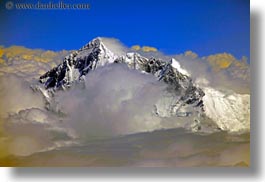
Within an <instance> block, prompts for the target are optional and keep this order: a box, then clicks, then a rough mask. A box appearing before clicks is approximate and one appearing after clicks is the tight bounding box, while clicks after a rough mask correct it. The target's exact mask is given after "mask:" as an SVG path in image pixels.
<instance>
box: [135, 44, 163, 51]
mask: <svg viewBox="0 0 265 182" xmlns="http://www.w3.org/2000/svg"><path fill="white" fill-rule="evenodd" d="M131 49H133V50H135V51H140V50H141V51H143V52H157V51H158V50H157V48H155V47H151V46H143V47H141V46H139V45H134V46H132V47H131Z"/></svg>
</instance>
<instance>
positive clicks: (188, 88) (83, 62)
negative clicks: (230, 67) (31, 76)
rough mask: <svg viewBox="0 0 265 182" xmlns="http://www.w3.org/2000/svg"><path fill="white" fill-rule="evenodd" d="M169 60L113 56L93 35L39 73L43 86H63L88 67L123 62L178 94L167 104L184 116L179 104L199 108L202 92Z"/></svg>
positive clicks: (79, 78)
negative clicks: (58, 62) (92, 37)
mask: <svg viewBox="0 0 265 182" xmlns="http://www.w3.org/2000/svg"><path fill="white" fill-rule="evenodd" d="M172 61H173V59H172V60H171V61H164V60H160V59H156V58H153V57H151V58H149V59H148V58H145V57H143V56H141V55H139V54H138V53H127V54H126V55H122V56H117V55H115V54H114V53H112V52H111V51H110V50H109V49H108V48H107V47H106V46H105V45H104V43H103V42H102V41H101V40H100V39H99V38H97V39H94V40H92V41H91V42H89V43H88V44H87V45H85V46H84V47H82V48H81V49H80V50H78V51H75V52H73V53H71V54H70V55H68V56H66V57H65V58H64V60H63V62H62V63H61V64H59V65H58V66H57V67H55V68H53V69H52V70H50V71H48V72H47V73H45V74H44V75H42V76H41V77H40V83H42V84H43V85H44V87H45V89H46V90H50V89H52V90H54V91H56V90H57V89H65V88H67V87H70V86H71V83H73V82H76V81H81V80H82V79H83V77H84V76H85V75H86V74H87V73H88V72H90V71H93V70H95V69H97V68H98V67H100V66H104V65H106V64H126V65H127V66H128V67H129V68H131V69H135V70H138V71H142V72H146V73H149V74H152V75H154V76H155V77H156V78H157V80H158V81H163V82H165V83H166V84H168V91H169V92H171V93H175V95H176V96H178V99H177V100H176V102H175V104H174V105H172V106H171V111H170V112H171V113H172V115H179V116H187V115H188V114H189V112H188V111H187V112H185V113H184V114H183V112H180V110H185V109H183V108H190V107H191V106H192V107H193V108H198V109H196V112H198V113H199V115H200V113H202V112H203V101H202V97H203V96H204V95H205V94H204V92H203V91H202V90H201V89H200V88H199V87H197V86H196V85H194V84H193V82H192V79H191V78H190V77H189V76H187V75H185V74H183V73H181V72H180V71H179V70H177V68H175V67H173V65H172Z"/></svg>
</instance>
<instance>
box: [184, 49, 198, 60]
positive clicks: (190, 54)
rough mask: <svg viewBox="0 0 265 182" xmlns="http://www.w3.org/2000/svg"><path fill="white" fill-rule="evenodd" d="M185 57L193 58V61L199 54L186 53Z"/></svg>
mask: <svg viewBox="0 0 265 182" xmlns="http://www.w3.org/2000/svg"><path fill="white" fill-rule="evenodd" d="M185 56H189V57H192V58H193V59H195V58H197V57H198V54H196V53H195V52H192V51H186V52H185Z"/></svg>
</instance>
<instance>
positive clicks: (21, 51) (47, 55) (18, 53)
mask: <svg viewBox="0 0 265 182" xmlns="http://www.w3.org/2000/svg"><path fill="white" fill-rule="evenodd" d="M66 54H67V51H60V52H54V51H49V50H48V51H43V50H40V49H28V48H25V47H23V46H11V47H8V48H4V47H0V63H3V59H6V61H8V60H16V61H20V60H24V61H36V62H43V63H48V62H51V61H54V60H55V59H56V57H60V56H61V55H66ZM3 57H4V58H3Z"/></svg>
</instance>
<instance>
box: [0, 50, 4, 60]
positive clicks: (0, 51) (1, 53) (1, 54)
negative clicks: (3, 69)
mask: <svg viewBox="0 0 265 182" xmlns="http://www.w3.org/2000/svg"><path fill="white" fill-rule="evenodd" d="M3 54H4V50H3V49H0V58H1V57H2V56H3Z"/></svg>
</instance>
